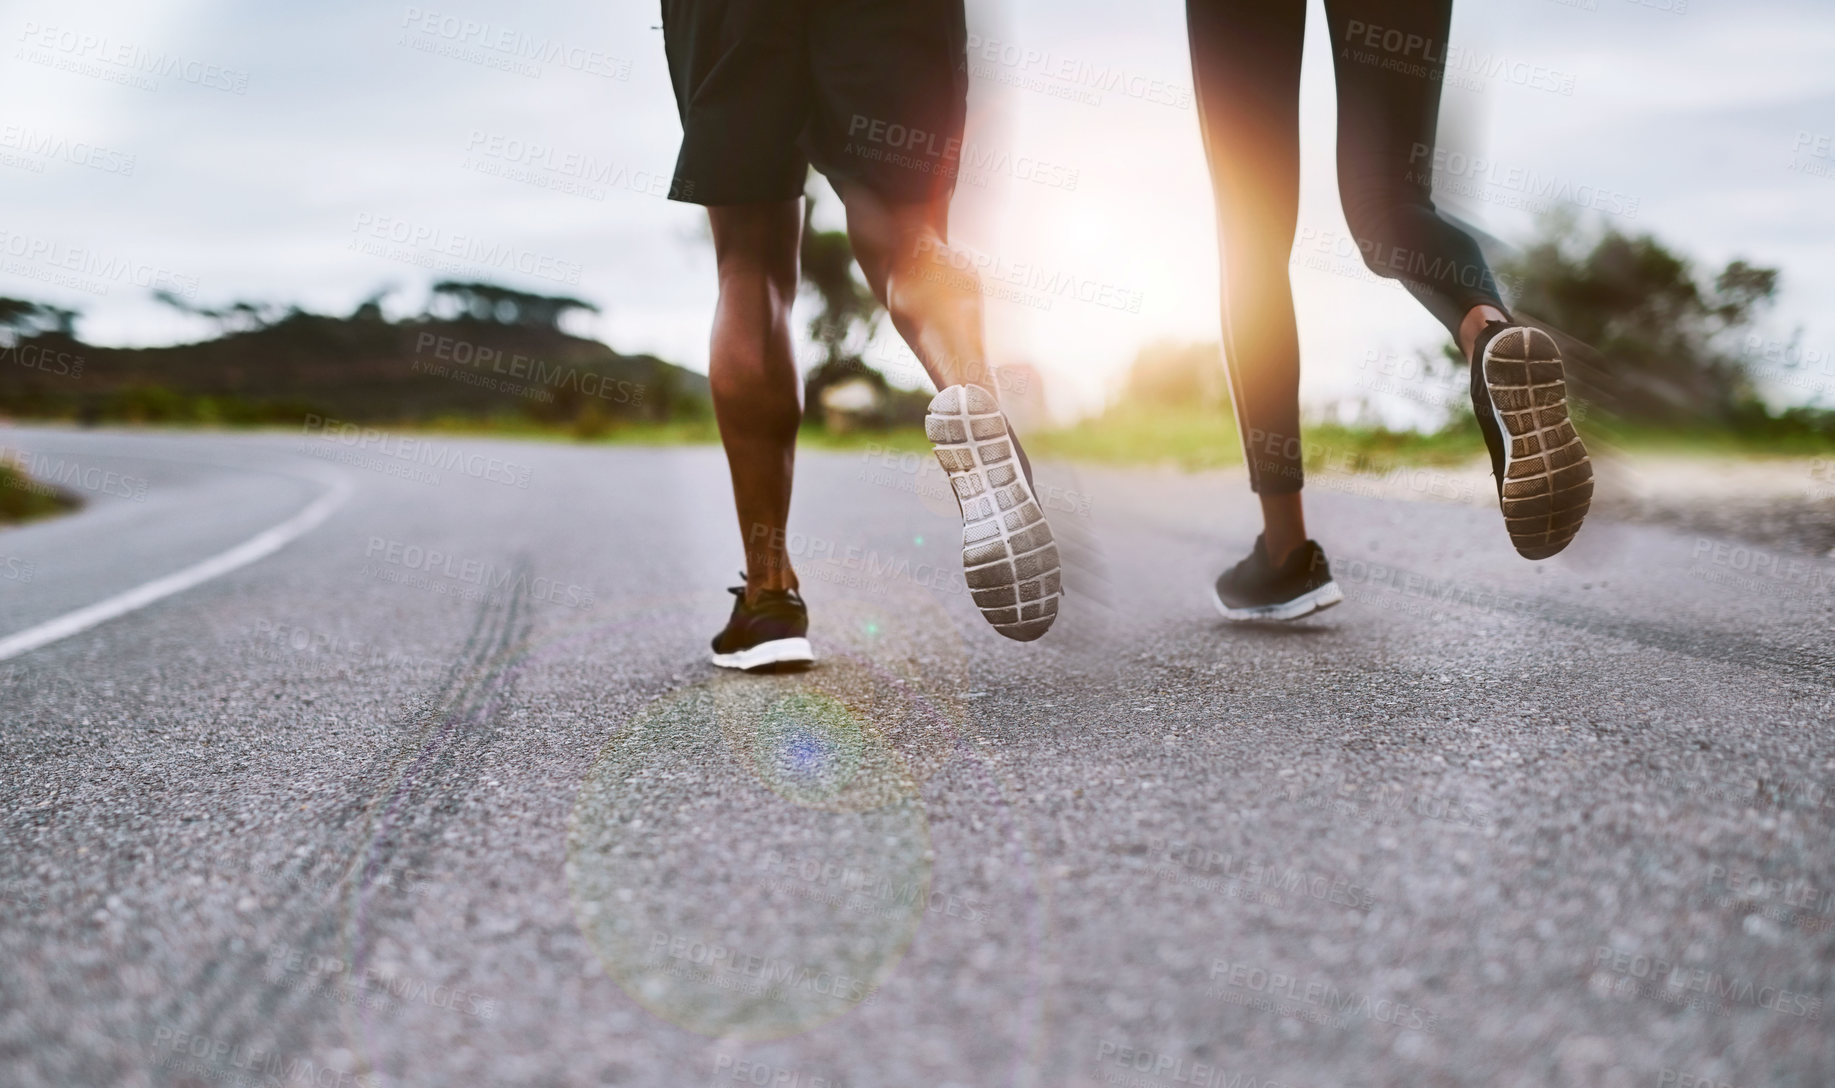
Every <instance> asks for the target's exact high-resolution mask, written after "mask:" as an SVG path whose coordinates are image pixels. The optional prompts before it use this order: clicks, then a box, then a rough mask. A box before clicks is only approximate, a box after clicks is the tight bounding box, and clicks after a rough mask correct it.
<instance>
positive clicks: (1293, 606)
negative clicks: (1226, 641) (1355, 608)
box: [1211, 582, 1344, 623]
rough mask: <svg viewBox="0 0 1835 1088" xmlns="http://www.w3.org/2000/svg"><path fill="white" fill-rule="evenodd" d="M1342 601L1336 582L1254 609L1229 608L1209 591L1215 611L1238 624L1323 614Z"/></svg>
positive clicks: (1341, 594) (1340, 591)
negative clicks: (1315, 613) (1288, 599)
mask: <svg viewBox="0 0 1835 1088" xmlns="http://www.w3.org/2000/svg"><path fill="white" fill-rule="evenodd" d="M1342 600H1344V592H1343V591H1342V590H1340V589H1339V588H1338V583H1337V582H1327V583H1325V584H1324V585H1322V586H1320V587H1319V588H1318V589H1314V590H1308V591H1307V592H1305V593H1302V594H1300V595H1299V596H1298V597H1295V598H1294V599H1293V600H1291V601H1282V602H1281V603H1280V604H1264V605H1257V606H1256V607H1254V608H1231V607H1230V606H1229V605H1227V604H1224V603H1223V598H1222V597H1219V596H1218V595H1217V590H1216V588H1215V587H1212V589H1211V603H1212V604H1215V605H1216V606H1217V611H1218V612H1221V613H1222V614H1223V618H1224V619H1226V620H1235V621H1236V622H1238V623H1241V622H1243V621H1246V620H1297V619H1299V618H1300V617H1301V616H1310V615H1312V614H1313V613H1314V612H1323V611H1324V610H1326V609H1328V608H1330V607H1332V606H1333V605H1335V604H1337V603H1338V602H1339V601H1342Z"/></svg>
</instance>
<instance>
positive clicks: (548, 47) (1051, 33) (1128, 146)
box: [0, 0, 1835, 418]
mask: <svg viewBox="0 0 1835 1088" xmlns="http://www.w3.org/2000/svg"><path fill="white" fill-rule="evenodd" d="M1675 9H1681V10H1675ZM969 12H970V23H971V31H972V33H973V35H974V36H975V38H976V40H977V41H978V42H979V43H980V46H981V49H980V51H979V52H978V53H977V59H976V60H975V61H974V63H973V65H972V67H971V74H972V76H973V91H972V102H971V105H972V108H971V120H970V130H969V133H968V141H969V143H970V144H971V145H972V146H973V147H974V148H975V149H976V151H977V153H978V154H979V155H980V161H981V162H983V163H984V164H985V166H986V169H984V170H983V171H981V172H980V173H978V174H976V175H975V176H973V177H970V178H968V179H965V183H964V184H963V185H961V186H960V187H959V190H958V196H957V199H956V203H955V206H954V209H953V216H954V222H955V234H956V241H957V242H959V243H960V244H963V245H964V246H966V247H968V248H970V249H971V250H973V251H975V252H977V253H980V254H983V255H985V256H986V257H987V258H988V259H990V260H996V261H999V262H1001V263H1000V266H999V267H1001V268H1002V269H1004V270H1006V271H1008V272H1009V273H1011V274H1014V275H1016V276H1020V277H1022V278H1023V277H1025V276H1028V275H1031V276H1035V277H1047V278H1049V277H1054V276H1055V277H1057V279H1058V282H1070V283H1073V284H1075V285H1077V290H1078V291H1079V292H1081V293H1083V294H1085V295H1087V296H1089V297H1090V298H1092V299H1093V300H1094V301H1088V302H1084V301H1078V300H1077V299H1075V298H1071V297H1064V296H1052V295H1050V294H1047V293H1044V292H1041V291H1039V290H1036V289H1032V288H1026V287H1020V288H1017V289H1015V290H1012V291H1007V292H1003V297H998V298H994V299H992V300H990V303H989V308H990V312H989V321H990V326H991V328H990V339H991V351H992V353H993V355H994V357H995V359H996V361H997V362H1012V361H1021V360H1023V361H1027V362H1031V363H1033V364H1035V365H1036V366H1038V367H1039V369H1040V370H1041V371H1042V372H1044V374H1045V375H1046V376H1047V378H1048V386H1049V388H1050V389H1051V391H1052V396H1053V400H1054V407H1055V408H1056V409H1057V410H1059V411H1060V412H1070V411H1076V410H1080V409H1085V408H1088V407H1089V406H1091V405H1094V404H1096V403H1098V402H1099V400H1100V398H1101V397H1102V396H1103V395H1104V394H1105V392H1106V391H1107V390H1109V389H1110V388H1112V386H1113V384H1114V382H1115V380H1116V378H1117V376H1118V375H1119V373H1120V372H1121V370H1122V369H1123V368H1124V367H1125V366H1126V364H1127V362H1128V360H1129V359H1130V358H1131V357H1132V356H1133V354H1134V352H1135V351H1136V350H1137V349H1138V348H1139V347H1140V346H1141V345H1143V344H1145V343H1147V342H1149V341H1152V340H1155V339H1159V338H1168V337H1170V338H1178V339H1205V340H1214V339H1215V338H1216V335H1217V333H1216V285H1217V280H1216V275H1217V274H1216V253H1215V249H1214V235H1213V223H1212V217H1211V212H1210V199H1209V189H1208V182H1207V179H1206V175H1205V170H1204V163H1203V158H1202V154H1201V150H1200V146H1199V141H1198V132H1197V121H1196V116H1195V112H1194V110H1193V108H1192V107H1191V105H1190V85H1191V73H1190V68H1189V64H1188V61H1187V57H1186V51H1185V27H1184V19H1183V8H1182V5H1181V4H1179V3H1177V2H1174V0H1136V2H1133V3H1128V4H1116V3H1114V2H1113V0H999V2H984V0H970V2H969ZM658 22H659V14H658V5H657V4H656V3H655V2H654V0H547V2H535V3H528V2H506V0H459V2H458V3H454V4H450V5H449V4H425V5H407V4H397V3H384V2H375V0H371V2H366V3H356V2H351V0H316V2H314V3H312V4H299V5H278V4H259V5H257V4H229V3H222V2H211V0H191V2H181V0H135V2H132V3H129V2H125V0H122V2H99V0H57V2H56V3H39V2H28V3H12V2H7V3H0V36H3V37H4V57H5V61H4V64H3V65H0V294H5V295H12V296H23V297H27V298H33V299H38V300H43V301H50V302H56V303H58V304H61V305H65V306H70V307H74V308H77V309H80V310H82V311H83V312H84V314H85V315H86V316H85V318H84V320H83V324H82V326H81V329H82V332H83V333H84V334H85V336H86V337H87V338H89V339H90V340H92V341H94V342H100V343H116V344H148V343H168V342H173V341H175V340H182V339H186V338H189V337H193V336H197V335H201V334H203V333H204V332H205V329H204V328H203V327H202V326H200V325H195V324H191V323H189V322H188V321H187V320H186V319H184V318H181V317H178V316H177V315H175V314H174V313H172V312H171V311H170V310H168V309H166V308H164V307H162V306H160V305H158V304H156V303H154V302H152V301H151V300H150V298H149V293H150V290H151V288H152V287H153V286H164V287H167V288H169V289H173V290H177V291H179V292H181V293H184V294H187V295H189V296H190V297H192V298H193V299H195V300H196V301H197V302H199V303H202V304H207V305H208V304H219V303H222V302H225V301H229V300H232V299H251V300H267V301H275V302H283V303H292V302H297V303H299V304H301V305H303V306H305V307H307V308H309V309H320V310H326V311H333V312H343V311H348V310H349V309H351V308H353V307H354V306H355V305H356V304H357V302H358V301H359V300H361V299H362V298H363V297H364V296H366V295H368V294H370V293H371V292H373V291H375V290H377V289H378V288H380V287H382V286H384V285H390V284H392V285H394V286H396V287H397V288H398V289H399V293H398V294H396V295H395V296H394V298H393V300H392V303H391V305H392V307H393V308H395V309H396V310H397V311H398V312H400V311H405V310H412V309H418V308H419V306H420V305H421V304H422V302H423V301H424V299H425V295H426V285H427V284H428V283H429V282H430V281H431V280H432V279H434V278H437V277H439V276H442V275H458V276H461V277H474V278H490V279H497V280H500V281H502V282H505V283H509V284H511V285H514V286H517V287H522V288H527V289H530V290H537V291H543V292H551V293H565V294H574V295H578V296H580V297H583V298H587V299H590V300H592V301H594V302H596V303H598V304H599V305H601V306H602V307H603V308H604V313H603V314H602V315H601V316H599V317H598V318H595V319H592V320H590V321H584V322H582V323H581V325H580V326H579V330H578V331H581V332H583V333H585V334H587V335H592V336H597V337H599V338H601V339H603V340H605V341H606V342H607V343H609V344H611V345H612V346H614V347H616V348H618V349H620V350H623V351H650V352H655V353H656V354H658V355H661V356H663V357H664V358H667V359H670V360H672V361H674V362H678V363H680V364H682V365H684V366H688V367H692V368H694V369H698V370H705V369H706V365H707V359H706V355H707V347H706V340H707V334H706V328H707V322H708V318H709V315H710V313H711V307H712V301H713V280H712V255H711V250H710V247H709V244H708V242H707V241H706V238H705V233H704V228H703V226H702V224H703V216H702V213H701V212H700V211H699V209H696V208H693V207H690V206H684V205H679V204H672V203H670V202H668V201H666V200H664V199H662V198H661V196H660V195H659V194H660V193H661V191H662V189H663V186H664V185H665V184H666V182H665V181H664V180H663V179H665V178H666V177H667V175H668V173H669V171H670V169H671V166H672V165H673V161H674V156H675V149H676V144H677V141H678V139H679V136H680V131H679V127H678V124H677V120H676V113H675V108H674V104H673V100H672V98H671V95H670V91H669V81H668V73H667V69H666V68H665V66H664V61H663V55H662V36H661V32H660V30H659V29H657V24H658ZM1308 34H1309V40H1308V44H1307V52H1308V58H1307V67H1306V72H1305V77H1304V89H1303V119H1302V126H1303V147H1304V170H1305V179H1304V182H1303V195H1302V212H1301V237H1302V242H1303V243H1304V245H1303V247H1302V248H1301V249H1300V250H1299V251H1298V256H1297V258H1296V268H1295V275H1294V281H1295V290H1296V294H1297V296H1298V301H1299V309H1300V321H1301V329H1302V338H1303V343H1304V350H1305V357H1306V361H1305V378H1304V395H1305V397H1306V399H1307V401H1308V403H1309V404H1311V405H1313V406H1315V407H1319V406H1323V405H1326V404H1328V403H1330V402H1332V401H1333V400H1334V399H1336V398H1341V397H1347V396H1356V395H1359V394H1360V393H1361V394H1367V393H1371V392H1372V391H1373V388H1374V386H1373V385H1372V383H1373V381H1375V380H1377V379H1376V378H1374V377H1373V376H1374V375H1379V374H1381V373H1382V372H1383V371H1384V368H1385V366H1388V367H1389V368H1390V369H1393V365H1392V364H1384V363H1383V362H1382V361H1383V360H1384V359H1385V358H1394V357H1400V358H1406V357H1409V356H1412V355H1413V354H1414V353H1415V352H1417V351H1419V350H1422V349H1428V350H1437V346H1438V343H1439V341H1440V339H1441V333H1440V330H1439V326H1438V325H1436V324H1435V323H1434V322H1433V321H1432V320H1431V319H1429V318H1428V317H1427V316H1426V315H1425V313H1423V312H1422V311H1421V310H1420V309H1419V308H1418V307H1417V306H1415V305H1414V304H1413V303H1412V301H1411V300H1409V298H1408V297H1407V296H1406V294H1405V293H1404V292H1402V291H1401V290H1400V289H1399V288H1397V287H1395V286H1393V285H1391V284H1386V283H1376V282H1371V281H1370V279H1369V277H1367V276H1366V275H1365V274H1363V273H1362V272H1361V270H1360V266H1359V264H1358V262H1357V260H1356V258H1355V256H1354V251H1353V250H1352V249H1351V248H1350V244H1349V242H1348V240H1347V235H1346V228H1345V225H1344V220H1343V216H1342V214H1341V213H1340V211H1339V208H1338V199H1337V194H1336V191H1335V185H1334V182H1333V176H1332V138H1333V133H1332V122H1333V114H1334V105H1333V101H1332V96H1331V82H1330V81H1331V68H1330V56H1329V47H1330V43H1329V41H1328V40H1327V36H1326V33H1325V27H1324V20H1323V17H1322V12H1321V10H1320V6H1319V5H1318V4H1317V3H1314V4H1313V5H1312V18H1311V22H1310V24H1309V30H1308ZM504 43H508V46H509V48H508V49H504V48H498V46H500V45H502V44H504ZM1453 45H1454V46H1455V47H1456V48H1457V49H1458V50H1459V57H1460V61H1459V62H1458V63H1456V64H1455V73H1454V75H1453V76H1450V77H1449V80H1448V89H1447V92H1446V98H1445V103H1444V106H1443V117H1442V130H1441V137H1442V143H1443V144H1444V145H1445V147H1446V148H1447V149H1448V150H1449V151H1457V152H1460V153H1462V154H1464V155H1470V156H1475V157H1478V158H1480V159H1482V160H1484V161H1485V162H1486V163H1488V164H1490V165H1488V166H1486V167H1484V168H1483V169H1482V172H1476V173H1475V172H1474V170H1473V168H1472V167H1470V166H1468V165H1466V164H1465V160H1463V159H1455V160H1451V161H1450V162H1449V163H1448V165H1450V166H1452V167H1453V170H1454V173H1453V174H1450V175H1449V176H1448V177H1446V178H1445V179H1444V180H1446V181H1447V182H1448V189H1449V190H1450V189H1451V188H1454V187H1456V188H1457V190H1458V191H1457V192H1452V191H1444V193H1443V204H1445V205H1446V206H1448V207H1449V208H1452V209H1454V210H1456V211H1458V212H1459V214H1461V215H1463V216H1465V217H1466V218H1468V219H1470V220H1471V221H1473V222H1476V223H1478V224H1480V225H1481V226H1483V228H1484V229H1486V230H1487V231H1489V232H1490V233H1492V234H1494V235H1495V236H1497V237H1499V238H1501V239H1504V240H1506V241H1511V242H1516V241H1522V240H1524V239H1526V238H1527V237H1529V234H1530V228H1531V225H1532V223H1533V214H1532V212H1533V210H1534V209H1535V208H1536V207H1540V206H1544V205H1548V204H1554V205H1561V204H1573V203H1575V202H1576V201H1587V202H1591V203H1594V204H1597V205H1602V206H1604V207H1605V208H1606V209H1607V211H1606V212H1605V213H1603V214H1605V215H1606V218H1607V219H1608V220H1609V221H1610V222H1613V223H1614V224H1616V225H1618V226H1619V227H1621V228H1623V229H1627V230H1633V231H1650V232H1653V233H1655V234H1656V235H1657V236H1658V237H1660V238H1662V239H1664V240H1665V241H1666V242H1668V243H1670V244H1672V245H1675V246H1677V247H1679V248H1680V249H1682V250H1683V251H1685V252H1687V253H1689V254H1691V255H1693V256H1695V257H1697V258H1699V259H1700V260H1701V261H1702V262H1703V263H1704V264H1711V265H1718V264H1719V263H1721V262H1724V261H1726V260H1728V259H1730V258H1732V257H1735V256H1744V257H1747V258H1749V259H1751V260H1754V261H1757V262H1761V263H1765V264H1773V265H1776V266H1778V267H1780V268H1782V269H1783V272H1784V282H1785V295H1784V302H1783V305H1782V306H1781V307H1780V308H1779V310H1778V312H1777V313H1776V314H1775V316H1774V318H1773V319H1772V321H1771V324H1772V326H1773V330H1772V331H1773V332H1774V333H1775V335H1777V336H1778V337H1779V338H1780V339H1786V338H1788V337H1790V336H1791V335H1792V333H1793V332H1794V331H1795V330H1797V329H1799V328H1801V330H1802V348H1803V350H1804V351H1805V352H1806V353H1807V354H1808V356H1809V362H1808V368H1809V369H1810V370H1812V371H1816V370H1818V369H1819V368H1829V369H1827V370H1824V371H1822V372H1821V375H1820V376H1821V381H1820V382H1810V381H1805V380H1804V378H1803V377H1802V376H1801V375H1799V376H1798V377H1797V378H1796V379H1795V381H1796V384H1795V385H1794V386H1792V387H1790V388H1795V389H1797V390H1798V391H1799V392H1800V393H1803V392H1807V393H1823V395H1824V396H1825V402H1828V400H1829V399H1830V398H1828V395H1827V394H1826V392H1825V390H1826V389H1828V388H1829V387H1831V386H1835V366H1832V365H1831V364H1830V363H1829V360H1830V359H1831V356H1835V309H1832V308H1831V307H1830V306H1828V305H1827V303H1828V302H1830V301H1831V300H1832V299H1835V148H1832V147H1831V142H1832V140H1835V64H1831V63H1830V58H1831V57H1835V4H1831V3H1830V2H1829V0H1794V2H1793V0H1582V2H1578V3H1561V2H1556V0H1461V2H1460V3H1459V4H1458V7H1457V11H1456V15H1455V20H1454V29H1453ZM519 52H520V54H521V55H519ZM531 53H532V54H534V55H533V56H530V55H529V54H531ZM989 57H992V58H993V59H986V58H989ZM1067 73H1068V74H1069V75H1068V76H1067ZM1109 73H1116V74H1119V76H1120V77H1121V78H1120V79H1119V80H1117V81H1114V82H1112V83H1111V82H1108V80H1109V75H1108V74H1109ZM1079 78H1081V79H1082V80H1084V81H1085V82H1082V83H1080V82H1079ZM1088 81H1095V82H1096V84H1097V86H1098V89H1095V90H1091V89H1090V88H1089V86H1088ZM1103 88H1106V89H1103ZM581 174H587V175H589V178H587V179H585V180H583V179H582V178H581V176H580V175H581ZM1532 175H1533V178H1532ZM1073 177H1074V185H1073V184H1071V183H1070V181H1071V179H1072V178H1073ZM569 184H572V185H574V186H575V188H576V189H577V190H578V191H571V192H570V191H567V186H568V185H569ZM1532 185H1536V186H1539V185H1552V186H1553V187H1554V189H1555V191H1556V192H1557V194H1558V195H1557V196H1556V197H1554V198H1553V199H1552V200H1551V199H1545V198H1539V197H1536V196H1535V195H1534V194H1533V193H1530V194H1526V193H1525V191H1524V189H1525V187H1526V186H1532ZM1524 204H1528V205H1529V207H1527V208H1525V207H1523V206H1522V205H1524ZM1595 214H1601V213H1595ZM455 255H456V256H455ZM436 265H438V266H439V267H437V268H436V267H435V266H436ZM1033 282H1036V279H1035V280H1034V281H1033ZM874 355H875V357H877V358H879V359H881V360H897V359H898V358H899V355H900V353H899V352H898V351H897V350H896V348H895V347H893V346H892V345H884V346H882V347H880V348H879V349H877V350H876V351H875V353H874ZM1372 360H1375V361H1376V363H1377V365H1376V366H1375V367H1374V368H1373V367H1372V365H1371V363H1372ZM892 369H893V370H894V371H895V376H902V374H903V371H902V370H901V369H900V368H899V367H898V366H897V365H896V364H894V365H893V366H892ZM1404 369H1405V368H1404ZM1375 395H1376V396H1378V397H1379V399H1381V400H1382V401H1383V403H1384V408H1385V410H1386V411H1389V412H1391V413H1394V414H1396V415H1397V416H1398V418H1401V417H1406V416H1407V414H1408V413H1409V411H1410V410H1411V404H1410V402H1409V401H1408V399H1407V397H1406V396H1402V397H1397V396H1393V395H1391V394H1388V393H1382V392H1377V393H1376V394H1375Z"/></svg>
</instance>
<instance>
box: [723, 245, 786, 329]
mask: <svg viewBox="0 0 1835 1088" xmlns="http://www.w3.org/2000/svg"><path fill="white" fill-rule="evenodd" d="M799 274H800V273H799V271H798V268H797V259H796V254H795V253H794V252H792V253H789V254H775V255H774V254H768V253H756V252H749V253H736V254H722V255H721V256H720V258H719V260H718V276H719V281H720V293H721V295H723V296H737V297H741V298H747V299H762V300H763V301H764V303H765V304H766V305H767V306H769V307H770V308H771V309H772V311H773V312H774V313H776V312H778V311H781V312H782V313H786V314H787V313H788V312H789V310H790V304H791V302H792V301H794V300H795V298H796V289H797V279H798V276H799Z"/></svg>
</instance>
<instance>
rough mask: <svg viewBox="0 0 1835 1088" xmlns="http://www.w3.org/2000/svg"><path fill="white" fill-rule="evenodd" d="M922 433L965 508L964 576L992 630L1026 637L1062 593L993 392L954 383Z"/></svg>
mask: <svg viewBox="0 0 1835 1088" xmlns="http://www.w3.org/2000/svg"><path fill="white" fill-rule="evenodd" d="M924 433H925V434H926V435H927V436H929V438H930V441H931V443H932V444H933V445H935V446H936V451H937V462H938V463H939V464H941V465H942V466H943V471H944V472H946V473H948V474H949V483H950V487H951V488H953V489H954V490H955V493H956V503H957V505H959V506H960V507H961V508H962V576H963V580H964V581H965V582H966V583H967V584H968V589H969V593H970V594H971V595H973V597H974V600H975V607H976V608H979V609H980V610H981V615H982V617H983V618H985V619H986V620H987V621H988V623H990V624H992V625H993V627H994V630H996V631H998V632H1000V633H1001V634H1003V635H1005V636H1006V637H1008V638H1010V639H1013V640H1015V641H1018V642H1031V641H1032V640H1033V639H1035V638H1038V637H1039V636H1041V635H1043V634H1044V633H1045V632H1046V631H1047V630H1049V629H1050V627H1051V623H1052V621H1053V620H1055V619H1057V617H1058V600H1059V599H1060V598H1061V597H1062V596H1063V595H1064V591H1063V571H1062V569H1061V566H1060V564H1059V561H1058V547H1057V544H1056V543H1054V542H1053V540H1052V536H1051V526H1050V524H1048V523H1047V522H1046V520H1045V512H1044V511H1043V510H1041V509H1039V504H1038V500H1037V499H1036V498H1035V497H1034V496H1033V494H1032V487H1031V485H1030V484H1028V483H1027V482H1026V474H1025V473H1024V472H1023V471H1021V470H1020V464H1019V458H1018V457H1017V456H1016V455H1015V454H1014V451H1013V441H1012V438H1011V437H1010V434H1009V431H1008V429H1007V420H1006V417H1005V416H1003V415H1001V413H1000V403H999V402H998V401H996V400H995V399H994V394H992V393H990V392H988V391H987V390H986V389H983V388H981V387H980V386H978V385H952V386H950V387H949V388H947V389H945V390H943V391H942V392H941V393H938V394H937V395H936V397H935V398H933V399H932V400H931V402H930V412H929V414H928V415H926V416H925V417H924Z"/></svg>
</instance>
